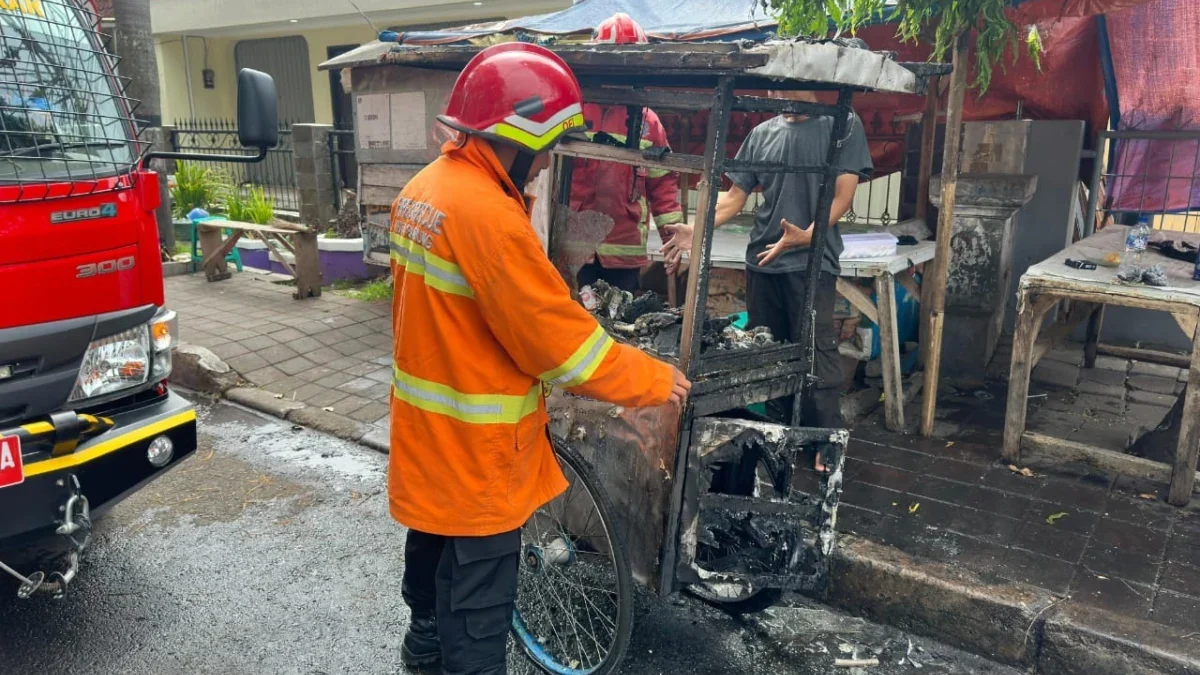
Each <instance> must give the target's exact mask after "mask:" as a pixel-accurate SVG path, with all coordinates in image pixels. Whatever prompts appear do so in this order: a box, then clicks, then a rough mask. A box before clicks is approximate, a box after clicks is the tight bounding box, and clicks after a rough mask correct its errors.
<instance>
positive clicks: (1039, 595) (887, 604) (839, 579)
mask: <svg viewBox="0 0 1200 675" xmlns="http://www.w3.org/2000/svg"><path fill="white" fill-rule="evenodd" d="M826 601H827V602H829V603H830V604H832V605H834V606H835V607H838V608H840V609H843V610H845V611H848V612H851V613H854V614H858V615H861V616H864V617H866V618H869V619H871V620H873V621H877V622H880V623H885V624H888V625H892V626H895V627H897V628H901V629H903V630H908V631H912V632H914V633H917V634H920V635H924V636H927V637H929V638H932V639H935V640H938V641H941V642H944V643H946V644H949V645H952V646H955V647H958V648H960V649H964V650H966V651H968V652H971V653H974V654H978V655H980V656H983V657H985V658H988V659H991V660H994V661H997V662H1000V663H1004V664H1008V665H1012V666H1016V667H1019V668H1022V669H1028V671H1029V672H1033V673H1039V674H1041V675H1085V674H1086V675H1118V674H1120V675H1126V674H1129V673H1138V674H1151V673H1162V674H1164V675H1167V674H1171V675H1179V674H1184V673H1189V674H1190V673H1197V674H1200V643H1198V642H1196V641H1195V640H1193V638H1194V637H1195V635H1196V633H1195V632H1194V631H1191V630H1185V629H1183V628H1174V627H1169V626H1166V625H1163V624H1159V623H1156V622H1151V621H1146V620H1142V619H1133V618H1129V617H1126V616H1122V615H1120V614H1118V613H1115V612H1113V611H1105V610H1102V609H1098V608H1095V607H1091V606H1088V605H1085V604H1083V603H1080V602H1077V601H1075V600H1073V599H1072V598H1071V597H1069V596H1061V595H1056V594H1053V593H1051V592H1050V591H1047V590H1045V589H1042V588H1039V587H1037V586H1033V585H1029V584H1023V583H1018V582H1011V581H1007V580H1004V579H998V578H987V577H985V575H984V574H976V573H975V572H974V571H972V570H971V569H968V568H967V567H965V566H963V565H957V564H945V563H942V562H939V561H935V560H929V559H925V558H917V557H914V556H911V555H909V554H907V553H904V552H903V551H901V550H899V549H897V548H894V547H891V546H888V545H885V544H880V543H876V542H873V541H870V540H868V539H865V538H861V537H857V536H853V535H842V536H841V537H840V539H839V544H838V547H837V549H836V550H835V555H834V560H833V564H832V569H831V576H830V588H829V593H828V596H827V598H826Z"/></svg>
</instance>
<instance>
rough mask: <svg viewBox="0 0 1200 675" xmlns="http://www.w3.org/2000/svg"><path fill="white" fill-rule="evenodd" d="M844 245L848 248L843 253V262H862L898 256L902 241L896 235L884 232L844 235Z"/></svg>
mask: <svg viewBox="0 0 1200 675" xmlns="http://www.w3.org/2000/svg"><path fill="white" fill-rule="evenodd" d="M842 243H843V244H844V245H845V247H846V248H845V250H843V251H842V256H841V258H842V260H861V259H863V258H886V257H888V256H892V255H896V247H897V246H898V245H899V243H900V240H899V239H897V238H896V235H894V234H888V233H886V232H882V233H871V234H846V235H842Z"/></svg>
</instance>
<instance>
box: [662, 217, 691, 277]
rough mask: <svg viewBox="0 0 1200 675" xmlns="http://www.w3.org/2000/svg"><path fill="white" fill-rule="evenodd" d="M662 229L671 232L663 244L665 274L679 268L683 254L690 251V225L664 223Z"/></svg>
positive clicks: (674, 271)
mask: <svg viewBox="0 0 1200 675" xmlns="http://www.w3.org/2000/svg"><path fill="white" fill-rule="evenodd" d="M663 229H665V230H667V231H668V232H670V233H671V239H670V241H668V242H667V243H665V244H663V247H662V254H663V262H664V263H666V265H667V274H674V273H676V272H678V271H679V270H680V263H681V262H683V256H684V255H686V254H689V253H691V252H692V226H691V225H688V224H687V223H675V224H672V225H665V226H663Z"/></svg>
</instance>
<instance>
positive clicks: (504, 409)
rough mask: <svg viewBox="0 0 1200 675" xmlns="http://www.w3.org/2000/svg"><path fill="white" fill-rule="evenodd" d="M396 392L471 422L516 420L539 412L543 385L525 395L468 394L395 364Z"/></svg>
mask: <svg viewBox="0 0 1200 675" xmlns="http://www.w3.org/2000/svg"><path fill="white" fill-rule="evenodd" d="M392 395H393V396H395V397H396V398H398V399H400V400H401V401H404V402H405V403H407V404H409V405H411V406H413V407H414V408H419V409H421V410H425V411H427V412H431V413H436V414H438V415H445V416H446V417H452V418H454V419H456V420H458V421H460V422H466V423H468V424H516V423H517V422H520V421H521V420H522V419H524V418H526V417H528V416H529V415H532V414H533V413H535V412H537V409H538V401H540V400H541V398H542V386H541V384H536V385H534V386H533V387H532V388H531V389H530V390H529V393H528V394H525V395H524V396H506V395H503V394H464V393H462V392H460V391H457V390H455V389H453V388H451V387H448V386H446V385H444V384H438V383H437V382H430V381H429V380H423V379H421V378H419V377H416V376H414V375H410V374H408V373H406V372H404V371H402V370H400V369H399V368H394V379H393V381H392Z"/></svg>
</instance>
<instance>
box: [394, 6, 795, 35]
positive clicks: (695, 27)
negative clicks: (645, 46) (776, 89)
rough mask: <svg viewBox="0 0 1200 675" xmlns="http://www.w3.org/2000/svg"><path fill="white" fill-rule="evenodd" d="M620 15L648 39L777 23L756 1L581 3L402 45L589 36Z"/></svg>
mask: <svg viewBox="0 0 1200 675" xmlns="http://www.w3.org/2000/svg"><path fill="white" fill-rule="evenodd" d="M617 12H624V13H626V14H628V15H629V16H631V17H633V18H634V20H636V21H637V22H638V23H639V24H641V26H642V28H643V29H644V30H645V31H646V32H647V33H649V34H650V35H651V36H652V37H655V38H660V39H670V40H741V39H749V40H762V39H765V38H767V37H768V36H770V35H771V34H773V33H774V32H775V26H776V22H775V19H774V18H772V17H771V15H770V14H768V13H766V12H765V11H763V8H762V4H761V2H760V1H759V0H655V1H653V2H650V1H648V0H580V1H579V2H577V3H576V4H575V5H572V6H571V7H569V8H567V9H564V10H562V11H560V12H554V13H552V14H541V15H538V16H528V17H524V18H520V19H512V20H509V21H502V22H498V23H492V24H482V25H479V26H467V27H464V28H459V29H452V30H444V31H428V32H424V31H423V32H412V33H404V34H403V41H404V42H405V43H406V44H453V43H455V42H465V41H468V40H472V39H475V38H479V37H483V36H486V35H492V34H496V33H512V32H516V33H520V32H526V33H537V34H542V35H569V34H572V33H583V34H590V33H591V31H592V29H594V28H595V27H596V26H597V25H598V24H599V23H600V22H601V21H604V20H605V19H607V18H608V17H610V16H612V15H613V14H616V13H617Z"/></svg>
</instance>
